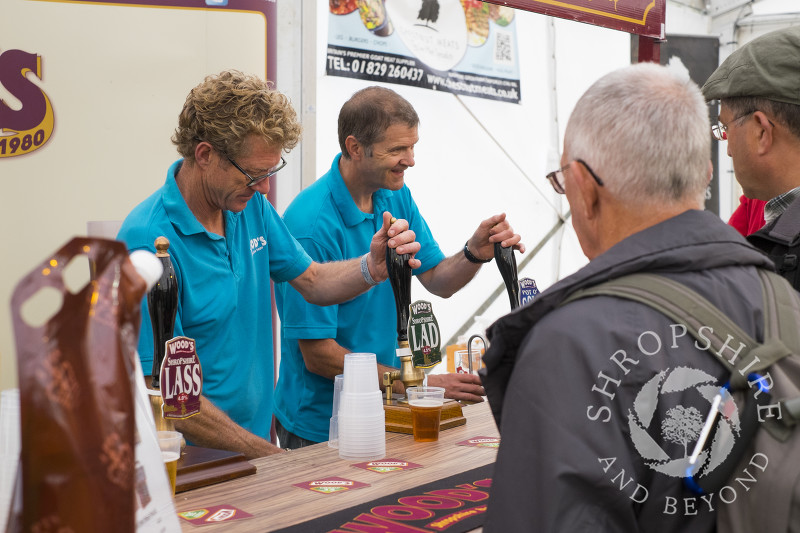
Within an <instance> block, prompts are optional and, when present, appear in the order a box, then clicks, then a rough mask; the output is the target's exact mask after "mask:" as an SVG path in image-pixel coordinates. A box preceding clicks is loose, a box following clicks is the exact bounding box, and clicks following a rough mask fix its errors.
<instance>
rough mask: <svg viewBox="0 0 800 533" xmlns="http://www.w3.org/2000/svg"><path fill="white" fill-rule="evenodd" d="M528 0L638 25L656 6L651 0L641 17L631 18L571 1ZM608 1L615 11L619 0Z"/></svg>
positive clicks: (642, 23) (644, 21) (642, 24)
mask: <svg viewBox="0 0 800 533" xmlns="http://www.w3.org/2000/svg"><path fill="white" fill-rule="evenodd" d="M530 1H531V2H533V3H534V4H545V5H548V6H553V7H560V8H562V9H568V10H571V11H579V12H581V13H588V14H590V15H598V16H601V17H608V18H611V19H615V20H620V21H623V22H630V23H632V24H636V25H639V26H644V25H645V24H646V23H647V15H648V14H649V13H650V10H651V9H653V8H654V7H655V6H656V0H651V2H650V3H649V4H648V5H647V7H645V8H644V11H643V12H642V18H641V19H636V18H633V17H626V16H624V15H618V14H616V13H611V12H609V11H603V10H601V9H595V8H590V7H585V6H578V5H575V4H571V3H569V2H565V1H564V2H562V1H559V0H530ZM591 1H592V0H589V2H591ZM608 1H609V2H614V11H616V10H617V2H619V1H620V0H608Z"/></svg>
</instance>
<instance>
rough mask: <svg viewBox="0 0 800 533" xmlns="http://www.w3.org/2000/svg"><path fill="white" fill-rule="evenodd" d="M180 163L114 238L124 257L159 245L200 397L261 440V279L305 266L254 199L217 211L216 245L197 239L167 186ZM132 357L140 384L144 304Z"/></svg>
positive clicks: (268, 320) (264, 333) (265, 372)
mask: <svg viewBox="0 0 800 533" xmlns="http://www.w3.org/2000/svg"><path fill="white" fill-rule="evenodd" d="M181 164H182V160H179V161H176V162H175V163H174V164H173V165H172V166H171V167H170V169H169V171H168V172H167V181H166V183H165V184H164V186H163V187H161V188H160V189H159V190H157V191H156V192H155V193H154V194H152V195H151V196H150V197H149V198H147V199H146V200H145V201H143V202H142V203H141V204H139V205H138V206H136V208H134V209H133V211H131V213H130V214H129V215H128V217H127V218H126V219H125V221H124V222H123V224H122V228H121V229H120V232H119V235H118V237H117V238H118V239H119V240H121V241H124V242H125V243H126V244H127V245H128V248H129V249H130V250H131V251H132V250H139V249H143V250H150V251H153V252H154V251H155V247H154V244H153V243H154V241H155V239H156V237H159V236H162V235H163V236H165V237H167V238H168V239H169V242H170V247H169V252H170V256H171V260H172V265H173V267H174V268H175V275H176V277H177V280H178V298H179V300H178V312H177V316H176V318H175V330H174V335H175V336H178V335H185V336H187V337H191V338H193V339H195V341H196V346H197V354H198V356H199V358H200V363H201V365H202V368H203V394H204V395H205V396H206V397H207V398H208V399H209V400H211V401H212V402H213V403H214V404H215V405H216V406H217V407H219V408H220V409H222V410H223V411H225V412H226V413H227V414H228V416H230V417H231V419H233V420H234V421H235V422H236V423H237V424H239V425H241V426H242V427H244V428H245V429H247V430H249V431H250V432H252V433H254V434H256V435H258V436H260V437H263V438H265V439H269V438H270V427H271V424H272V407H273V406H272V400H273V383H274V362H273V335H272V301H271V297H270V278H272V279H273V280H275V281H276V282H281V281H288V280H291V279H294V278H296V277H297V276H299V275H300V274H302V273H303V272H304V271H305V270H306V269H307V268H308V266H309V265H310V264H311V258H310V257H309V256H308V254H306V253H305V251H304V250H303V248H302V247H301V246H300V245H299V243H298V242H297V241H296V240H295V239H294V238H293V237H292V235H291V234H290V233H289V231H288V230H287V229H286V226H285V225H284V224H283V222H282V221H281V219H280V217H279V216H278V214H277V212H276V211H275V209H274V208H273V207H272V205H271V204H270V203H269V202H268V201H267V200H266V199H265V198H264V196H263V195H261V194H255V195H254V196H253V198H252V199H251V200H250V201H249V202H248V203H247V206H246V207H245V209H244V210H243V211H241V212H240V213H232V212H230V211H225V212H224V213H223V214H224V216H225V236H224V237H223V236H220V235H217V234H214V233H209V232H208V231H206V230H205V228H203V226H202V225H201V224H200V222H198V221H197V219H196V218H195V216H194V215H193V214H192V212H191V211H190V210H189V207H188V206H187V205H186V202H185V201H184V199H183V196H182V195H181V193H180V190H179V189H178V185H177V183H176V182H175V174H176V173H177V172H178V169H179V168H180V165H181ZM139 357H140V359H141V363H142V370H143V371H144V374H145V375H146V376H149V375H150V374H151V373H152V367H153V331H152V327H151V325H150V315H149V313H148V312H147V300H146V298H145V300H144V301H143V302H142V325H141V328H140V334H139Z"/></svg>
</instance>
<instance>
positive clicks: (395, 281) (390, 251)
mask: <svg viewBox="0 0 800 533" xmlns="http://www.w3.org/2000/svg"><path fill="white" fill-rule="evenodd" d="M392 222H394V219H392ZM410 259H411V255H410V254H398V253H397V250H395V249H394V248H389V247H388V246H387V247H386V270H387V271H388V274H389V283H391V285H392V292H394V304H395V308H396V309H397V342H398V344H399V345H402V344H403V343H404V342H405V344H406V346H407V345H408V316H409V306H410V305H411V266H410V265H409V264H408V262H409V260H410Z"/></svg>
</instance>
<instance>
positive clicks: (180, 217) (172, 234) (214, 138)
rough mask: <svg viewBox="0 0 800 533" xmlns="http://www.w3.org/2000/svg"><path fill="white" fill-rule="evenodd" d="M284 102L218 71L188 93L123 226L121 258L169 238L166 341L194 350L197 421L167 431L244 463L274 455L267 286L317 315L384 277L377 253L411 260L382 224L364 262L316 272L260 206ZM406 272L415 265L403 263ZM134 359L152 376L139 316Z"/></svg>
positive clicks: (286, 121)
mask: <svg viewBox="0 0 800 533" xmlns="http://www.w3.org/2000/svg"><path fill="white" fill-rule="evenodd" d="M300 132H301V127H300V124H299V123H298V121H297V114H296V113H295V111H294V109H293V108H292V106H291V104H290V102H289V99H288V98H287V97H286V96H284V95H283V94H281V93H279V92H278V91H275V90H274V89H272V88H271V87H270V85H269V84H268V83H267V82H265V81H263V80H261V79H259V78H258V77H255V76H250V75H245V74H243V73H241V72H238V71H233V70H229V71H224V72H222V73H220V74H218V75H213V76H208V77H207V78H206V79H205V80H204V81H203V82H202V83H201V84H200V85H198V86H197V87H195V88H194V89H192V91H191V92H190V93H189V96H188V97H187V98H186V102H185V103H184V106H183V110H182V111H181V114H180V117H179V119H178V128H177V130H176V131H175V134H174V135H173V138H172V142H173V143H174V144H175V145H176V146H177V149H178V152H179V153H180V155H181V156H182V158H181V159H179V160H178V161H176V162H175V163H173V164H172V166H171V167H170V168H169V170H168V171H167V179H166V183H165V184H164V185H163V186H162V187H161V188H160V189H158V190H157V191H156V192H155V193H154V194H153V195H151V196H150V197H149V198H147V199H146V200H145V201H143V202H142V203H141V204H139V205H138V206H137V207H136V208H134V210H133V211H132V212H131V213H130V214H129V215H128V217H127V218H126V219H125V221H124V223H123V225H122V229H121V230H120V233H119V236H118V238H119V239H120V240H122V241H125V242H126V243H127V245H128V247H129V248H130V250H137V249H146V250H151V251H152V250H154V241H155V239H156V238H157V237H159V236H165V237H167V238H168V239H169V242H170V248H169V252H170V255H171V258H172V264H173V266H174V268H175V274H176V277H177V280H178V292H179V303H178V312H177V317H176V319H175V329H174V335H176V336H179V335H185V336H187V337H191V338H193V339H195V341H196V346H197V354H198V356H199V358H200V362H201V364H202V368H203V377H204V384H203V395H204V397H203V400H202V405H201V413H200V414H198V415H196V416H193V417H191V418H188V419H186V420H180V421H176V423H175V425H176V428H177V429H178V430H179V431H181V432H183V433H184V435H185V436H186V438H187V439H188V440H190V441H191V442H192V443H194V444H197V445H200V446H206V447H211V448H218V449H226V450H232V451H237V452H240V453H243V454H244V455H245V456H246V457H248V458H254V457H260V456H263V455H269V454H271V453H275V452H278V451H280V449H279V448H277V447H276V446H274V445H273V444H272V443H271V442H270V441H269V438H270V428H271V424H272V403H273V402H272V398H273V383H274V362H273V337H272V299H271V296H270V285H269V282H270V279H273V280H275V281H286V282H288V283H289V284H291V285H292V287H294V288H295V289H296V290H297V291H298V292H300V293H301V294H302V295H303V297H304V298H306V299H308V300H309V301H310V302H313V303H316V304H318V305H330V304H334V303H339V302H342V301H346V300H349V299H351V298H353V297H354V296H356V295H358V294H361V293H362V292H364V291H366V290H368V289H369V288H370V287H371V286H373V285H374V284H377V283H378V282H380V281H383V280H385V279H386V277H387V272H386V264H385V252H386V246H391V247H397V249H398V251H399V252H400V253H412V254H413V253H416V252H417V251H418V250H419V244H418V243H416V242H414V233H413V232H412V231H407V228H408V223H407V222H406V221H405V220H398V221H396V222H394V223H390V219H391V215H390V213H383V225H382V227H381V228H380V229H379V230H378V232H377V233H376V234H375V235H374V236H373V238H372V242H371V246H370V251H369V253H366V254H364V256H362V257H360V258H358V259H353V260H350V261H338V262H332V263H317V262H314V261H312V259H311V258H310V257H309V256H308V254H306V252H305V251H304V250H303V248H302V247H301V246H300V244H299V243H298V242H297V241H296V240H295V239H294V238H293V237H292V236H291V234H290V233H289V231H288V230H287V229H286V226H285V225H284V224H283V222H282V221H281V219H280V217H279V216H278V214H277V213H276V211H275V209H274V208H273V207H272V205H271V204H270V203H269V202H268V201H267V200H266V198H265V197H264V195H266V194H267V192H268V191H269V179H268V178H269V177H270V176H272V175H274V174H276V173H277V172H278V171H279V170H280V169H281V168H283V167H284V166H285V165H286V161H285V160H284V159H283V156H282V154H283V153H284V152H288V151H289V150H291V149H292V148H294V147H295V146H296V145H297V143H298V142H299V140H300ZM412 261H413V262H414V264H415V265H416V266H418V265H419V261H418V260H417V259H413V260H412ZM139 354H140V358H141V362H142V368H143V370H144V373H145V375H150V374H151V373H152V360H153V335H152V328H151V325H150V317H149V314H148V310H147V305H143V306H142V327H141V330H140V336H139Z"/></svg>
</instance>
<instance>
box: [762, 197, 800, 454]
mask: <svg viewBox="0 0 800 533" xmlns="http://www.w3.org/2000/svg"><path fill="white" fill-rule="evenodd" d="M798 212H800V210H799V211H798ZM758 275H759V279H760V280H761V288H762V293H763V299H764V330H765V331H764V338H765V339H767V343H770V344H772V349H771V350H772V351H771V354H772V355H777V354H779V353H785V354H786V355H789V354H800V320H799V319H798V317H800V295H798V293H797V292H796V291H795V290H794V289H793V288H792V286H791V284H790V283H789V282H788V281H786V279H784V278H783V277H782V276H780V275H779V274H776V273H775V272H770V271H768V270H759V271H758ZM763 356H764V357H768V356H769V354H766V353H765V354H763ZM780 404H781V414H782V415H783V418H782V422H783V426H784V428H787V427H788V428H791V427H793V426H795V425H797V424H798V423H800V398H788V399H783V400H782V401H780ZM784 438H785V436H784ZM781 440H783V439H781Z"/></svg>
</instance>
